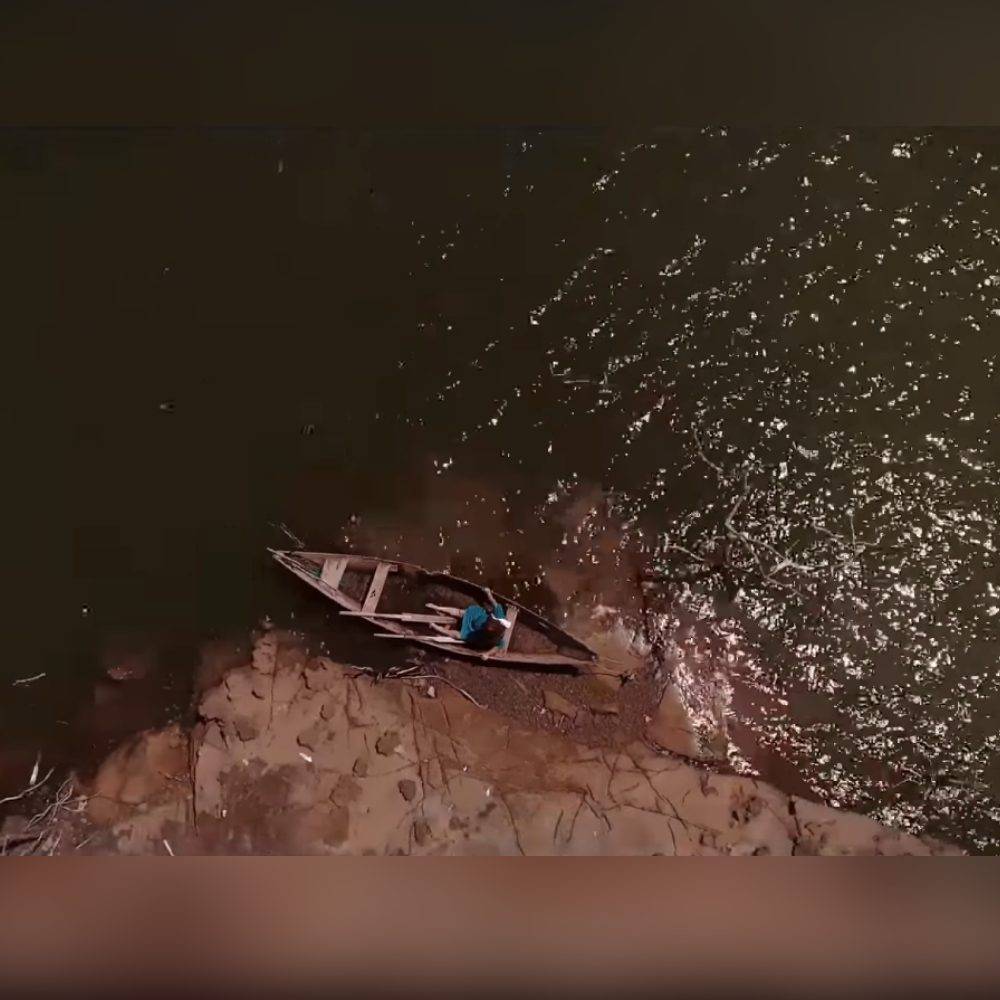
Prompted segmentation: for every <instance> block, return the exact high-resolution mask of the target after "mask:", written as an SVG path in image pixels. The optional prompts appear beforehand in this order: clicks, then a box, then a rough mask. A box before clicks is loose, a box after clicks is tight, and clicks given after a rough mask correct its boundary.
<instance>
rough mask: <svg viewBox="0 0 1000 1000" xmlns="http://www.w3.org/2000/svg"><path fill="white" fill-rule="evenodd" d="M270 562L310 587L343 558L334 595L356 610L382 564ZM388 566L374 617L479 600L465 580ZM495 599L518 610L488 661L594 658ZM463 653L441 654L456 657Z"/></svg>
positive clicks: (418, 629) (294, 555)
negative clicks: (501, 647)
mask: <svg viewBox="0 0 1000 1000" xmlns="http://www.w3.org/2000/svg"><path fill="white" fill-rule="evenodd" d="M275 557H276V558H277V559H278V561H279V562H281V563H282V564H283V565H286V566H288V568H291V569H294V568H296V567H298V569H299V570H300V571H304V572H305V573H306V574H308V576H309V577H311V578H313V579H311V580H310V581H309V582H313V583H314V586H316V585H319V583H320V578H321V576H322V574H323V567H324V564H325V563H327V562H328V561H329V560H333V559H346V566H345V568H344V569H343V573H342V575H341V576H340V582H339V584H338V586H337V588H336V591H337V592H339V594H342V595H344V596H346V597H347V598H348V599H349V601H350V605H349V606H353V605H358V606H360V605H361V604H362V603H363V602H364V600H365V597H366V595H367V594H368V592H369V587H370V586H371V583H372V579H373V578H374V576H375V573H376V570H377V568H378V565H379V563H380V562H388V560H379V559H373V558H370V557H364V556H349V555H338V554H336V553H323V552H284V553H275ZM282 557H283V558H282ZM391 565H392V567H393V569H392V571H391V572H389V574H388V576H386V578H385V583H384V585H383V587H382V591H381V594H380V595H379V599H378V604H377V612H378V613H380V614H400V613H404V612H418V613H419V612H423V613H426V612H427V611H428V608H427V605H428V604H429V603H430V604H440V605H445V606H447V607H454V608H459V609H463V610H464V609H465V608H466V607H468V606H469V605H470V604H471V603H473V602H474V601H480V600H482V599H483V598H484V596H485V595H484V591H483V589H482V588H481V587H479V586H477V585H476V584H474V583H471V582H469V581H466V580H460V579H457V578H456V577H452V576H448V575H447V574H444V573H434V572H430V571H428V570H424V569H422V568H421V567H419V566H414V565H411V564H408V563H401V562H395V561H394V562H392V563H391ZM318 589H322V588H318ZM327 596H329V597H331V599H333V600H337V599H338V595H337V593H336V592H332V593H328V594H327ZM496 599H497V600H498V601H499V602H500V603H501V604H502V605H503V606H504V607H505V608H506V609H508V612H509V611H510V610H511V609H512V608H513V607H517V609H518V611H517V618H516V621H515V624H514V627H513V629H512V632H511V638H510V643H509V646H508V649H507V652H506V654H494V657H493V659H498V658H504V659H510V660H516V659H517V658H518V657H519V656H523V657H527V658H534V657H545V656H558V657H567V658H569V659H571V660H575V661H579V662H581V663H586V662H589V661H591V660H592V659H594V653H593V652H592V651H591V650H590V649H589V648H588V647H587V646H585V645H584V644H583V643H582V642H579V641H578V640H577V639H574V638H573V637H572V636H571V635H569V634H568V633H567V632H564V631H563V630H562V629H560V628H558V627H556V626H555V625H553V624H552V623H551V622H549V621H547V620H546V619H544V618H542V617H541V616H539V615H537V614H535V613H534V612H533V611H531V610H530V609H528V608H524V607H522V606H520V605H517V604H516V603H515V602H513V601H511V600H509V599H507V598H505V597H503V596H502V595H500V594H496ZM340 603H344V602H340ZM393 624H394V625H395V630H401V631H405V632H406V633H407V634H409V635H410V636H411V637H413V638H415V639H423V638H430V637H431V636H433V634H434V633H433V632H432V631H430V630H429V628H428V627H426V626H417V625H411V624H405V625H403V624H401V623H393ZM387 627H390V628H391V626H387ZM463 648H464V647H458V648H454V649H451V650H444V651H446V652H457V653H461V652H462V651H463Z"/></svg>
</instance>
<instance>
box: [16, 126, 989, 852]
mask: <svg viewBox="0 0 1000 1000" xmlns="http://www.w3.org/2000/svg"><path fill="white" fill-rule="evenodd" d="M0 178H2V181H3V183H2V186H0V200H2V201H3V203H4V209H5V213H4V214H5V219H6V225H5V239H6V241H7V248H8V253H7V257H6V262H7V276H8V285H9V298H8V301H7V302H6V308H7V313H8V324H9V327H10V330H11V336H10V351H11V352H12V354H13V358H11V359H10V360H9V364H10V368H11V370H12V371H16V372H17V374H18V377H17V378H15V379H12V380H11V382H10V385H9V387H8V392H7V394H6V400H5V402H6V406H7V408H8V420H7V422H6V423H7V426H8V436H9V444H8V448H9V454H11V455H12V456H13V465H14V473H15V474H14V476H13V477H11V479H12V482H13V483H14V484H15V488H14V489H12V490H11V491H9V493H8V494H7V495H6V497H5V502H6V505H7V509H6V522H7V524H8V526H9V537H8V573H9V578H10V580H12V581H14V584H15V585H14V587H13V592H12V593H11V595H10V596H9V597H8V603H7V607H8V612H9V615H10V620H11V621H12V622H13V623H15V627H14V628H13V629H12V630H11V640H12V641H11V642H10V643H9V646H8V650H7V656H6V657H5V658H4V661H3V664H2V666H0V679H2V683H3V684H4V686H5V690H6V692H7V693H6V694H5V696H4V698H3V701H2V712H3V729H4V734H5V739H4V747H3V755H4V756H3V766H2V769H0V784H2V786H3V788H4V789H8V788H16V787H21V786H22V785H23V783H24V780H25V777H26V775H27V772H28V770H30V768H31V765H32V763H33V761H34V760H35V757H36V754H37V753H38V752H39V751H40V752H41V753H42V754H43V757H44V758H45V759H46V760H60V761H62V762H64V763H67V764H68V763H72V762H74V761H76V760H79V759H81V758H83V757H85V756H86V755H87V754H90V755H91V756H93V757H94V758H95V759H96V757H99V756H100V755H101V753H102V752H104V751H106V749H107V748H109V746H110V745H111V744H112V743H113V742H114V741H115V740H116V739H117V738H120V736H121V735H122V734H123V733H125V732H128V731H130V730H131V729H133V728H141V727H142V726H144V725H153V724H160V723H162V722H163V721H165V720H166V719H168V718H170V717H174V716H181V715H183V714H184V712H185V711H186V710H187V707H188V703H189V698H190V692H191V685H192V683H193V676H194V673H195V669H196V667H197V664H198V661H199V658H200V656H201V653H200V650H201V649H202V648H203V647H204V644H205V643H206V642H207V641H210V640H212V639H215V640H227V639H229V638H233V641H234V642H235V641H237V639H236V638H235V637H239V636H241V635H245V634H246V632H247V630H248V628H250V627H252V626H253V625H254V624H255V623H256V622H257V621H259V620H260V619H261V618H262V617H263V616H264V615H269V616H271V618H272V619H274V620H275V621H278V622H280V623H282V624H283V625H286V626H290V627H293V628H298V629H301V630H302V631H304V632H308V633H309V634H311V635H315V636H318V637H320V638H321V640H322V641H323V642H326V643H328V644H329V645H330V646H331V647H336V648H335V649H332V651H331V655H334V656H335V657H336V658H338V659H341V660H344V661H345V662H354V661H359V660H360V661H363V662H371V663H373V664H377V663H383V664H386V665H387V664H388V662H389V659H390V658H391V657H392V656H393V655H398V654H394V653H392V652H390V651H388V650H383V649H381V648H377V647H376V648H373V647H374V646H375V644H374V643H372V642H371V641H370V639H369V638H368V636H367V634H366V632H365V630H364V628H363V626H360V625H357V624H356V623H352V624H350V625H348V624H345V623H343V622H338V623H336V625H334V624H333V615H332V612H331V610H330V609H327V608H326V607H324V606H323V605H322V603H321V602H318V601H317V599H316V597H315V595H313V594H312V593H310V592H308V589H307V588H304V587H302V586H301V585H300V584H299V583H298V582H297V581H295V580H294V579H291V578H290V577H289V578H286V577H285V576H283V575H282V574H281V572H280V571H279V570H278V569H277V567H275V566H274V564H273V563H272V562H271V561H270V559H269V558H268V556H267V553H266V547H267V546H280V547H288V546H289V545H290V544H292V543H291V541H290V539H289V532H290V533H291V534H292V535H295V536H297V537H299V538H301V539H302V540H303V541H304V542H307V543H308V545H309V546H310V547H312V548H317V549H330V550H336V549H343V548H345V547H349V548H354V549H358V550H372V551H379V552H389V553H393V554H398V555H399V556H400V557H403V558H406V559H408V560H409V561H413V562H418V563H423V564H425V565H428V566H432V567H448V566H450V567H451V568H452V569H453V571H454V572H456V573H458V574H459V575H462V576H466V577H475V578H483V579H485V580H487V581H488V582H490V583H491V584H492V585H493V586H494V587H495V588H496V589H497V590H498V591H499V592H506V593H510V594H512V596H515V597H518V598H520V599H523V600H524V601H525V602H526V603H530V604H533V605H535V606H537V607H538V608H539V609H540V610H542V611H544V612H545V613H548V614H552V615H554V616H556V617H557V618H559V617H561V615H562V614H563V613H570V614H571V613H572V612H573V610H574V608H575V607H576V606H584V605H585V606H588V607H589V606H592V605H594V604H597V603H604V604H608V605H610V606H614V607H618V608H621V609H622V612H623V614H624V615H625V616H626V618H628V619H630V620H633V621H634V622H635V623H636V624H637V626H638V625H641V626H642V627H643V628H644V630H645V632H646V634H647V638H649V639H650V640H651V641H654V642H655V643H657V648H658V650H659V652H660V655H661V656H662V657H663V662H664V663H667V664H669V665H670V666H671V669H673V670H674V671H675V672H676V673H677V676H678V678H679V681H680V684H681V687H682V688H683V690H684V691H685V693H686V697H687V698H688V700H689V702H690V706H691V708H692V710H694V711H699V710H701V711H710V710H711V708H712V705H713V704H717V703H718V704H724V705H725V706H727V710H728V711H729V712H730V713H731V715H732V717H733V718H734V720H735V722H734V725H733V727H732V729H731V732H730V735H731V736H732V742H733V745H732V747H731V756H732V761H731V763H732V764H733V765H734V766H735V767H737V768H744V769H746V771H747V773H760V774H761V775H762V776H764V777H767V778H769V779H770V780H773V781H775V782H776V783H777V784H779V785H783V786H787V785H789V784H794V785H795V789H794V790H795V791H796V793H797V794H804V792H805V791H806V790H808V791H809V792H810V793H811V794H812V795H813V796H814V797H815V798H817V799H820V800H822V801H825V802H828V803H832V804H837V805H841V806H844V807H849V808H852V809H856V810H859V811H862V812H865V813H867V814H868V815H871V816H874V817H875V818H877V819H879V820H880V821H882V822H887V823H890V824H893V825H896V826H899V827H902V828H904V829H907V830H910V831H912V832H918V833H924V832H926V833H929V834H932V835H935V836H939V837H943V838H946V839H948V840H952V841H955V842H958V843H961V844H963V845H964V846H966V847H969V848H971V849H973V850H978V851H983V852H988V853H994V852H995V851H996V850H997V848H998V846H1000V764H998V753H997V751H998V747H1000V738H998V710H1000V690H998V688H1000V676H998V674H1000V672H998V662H1000V631H998V630H1000V570H998V566H997V555H996V546H997V544H998V532H997V522H998V518H1000V489H998V487H1000V474H998V464H997V463H998V461H1000V450H998V447H1000V446H998V438H997V429H998V420H1000V418H998V400H1000V393H998V384H997V371H996V358H997V344H998V339H997V335H998V326H997V324H998V322H1000V301H998V299H1000V249H998V244H1000V217H998V210H997V208H996V207H995V206H996V198H997V195H998V191H997V183H998V178H1000V133H998V132H997V131H995V130H979V131H975V130H961V131H957V130H940V131H934V130H930V131H924V132H920V133H915V132H913V131H906V132H895V131H888V130H874V131H865V130H861V131H855V130H848V129H844V130H829V131H809V130H789V131H784V132H777V131H769V132H764V131H746V130H727V129H724V128H709V129H702V130H699V129H691V130H661V131H652V132H649V133H645V134H641V135H615V134H608V133H602V132H596V131H587V130H580V131H567V130H561V131H546V132H539V131H523V132H519V131H516V130H513V131H503V132H501V131H485V132H461V133H456V132H448V133H435V132H416V133H415V132H407V133H402V132H379V133H366V134H356V133H343V132H337V131H332V130H306V131H287V132H281V131H263V130H240V129H227V130H217V131H200V132H198V131H196V132H190V131H185V132H173V131H168V130H129V131H121V132H116V131H113V130H76V131H75V130H55V131H45V130H42V131H30V132H28V131H25V132H16V131H8V132H6V133H4V135H3V136H2V137H0ZM695 431H697V435H696V433H695ZM741 498H743V499H742V500H741ZM737 503H739V507H738V508H736V513H735V514H733V515H731V518H732V519H731V522H730V523H731V524H732V525H733V527H734V528H735V529H736V530H738V531H739V532H741V533H743V534H745V535H746V536H747V537H748V538H749V539H751V541H752V542H753V543H754V545H756V546H757V548H756V549H755V551H756V552H757V553H758V555H759V556H760V562H761V563H762V565H761V567H760V572H759V573H756V574H753V573H749V572H747V573H745V574H744V575H743V576H742V577H741V578H740V580H739V581H738V582H739V584H740V590H739V591H738V592H734V593H726V592H724V591H725V588H724V587H723V588H720V586H719V583H718V580H715V579H711V578H710V579H706V580H694V581H693V582H691V583H683V582H681V583H670V584H668V585H667V586H666V587H663V588H659V589H655V590H654V589H650V590H647V591H646V592H642V591H640V589H639V588H638V586H637V584H636V580H635V572H636V570H637V569H638V568H640V567H654V568H657V569H659V570H660V571H662V572H663V573H664V574H665V575H666V576H667V577H668V578H670V579H671V580H681V579H682V578H683V577H684V576H685V574H689V573H690V570H691V567H692V565H694V566H695V567H697V566H698V565H699V562H698V561H699V560H702V559H704V558H705V557H706V554H707V553H708V552H709V548H710V543H711V540H712V539H713V538H714V537H715V536H719V535H725V534H726V530H727V529H726V521H727V516H730V512H731V511H733V510H734V507H735V505H736V504H737ZM765 545H766V546H769V547H770V550H768V549H765V548H764V547H763V546H765ZM692 554H693V555H692ZM692 560H694V561H692ZM782 560H787V561H788V563H789V565H786V566H784V567H783V568H781V569H780V570H776V569H775V567H776V566H779V565H780V564H781V562H782ZM791 564H794V565H791ZM109 668H111V669H113V670H118V671H119V672H120V673H121V677H122V679H120V680H112V679H110V678H108V677H107V674H106V672H107V670H108V669H109ZM38 673H44V674H45V676H44V677H43V678H41V679H39V680H37V681H34V682H32V683H30V684H23V685H18V686H16V687H14V686H10V687H8V686H7V685H12V683H13V681H15V680H16V679H20V678H27V677H30V676H32V675H36V674H38ZM139 674H141V676H138V675H139Z"/></svg>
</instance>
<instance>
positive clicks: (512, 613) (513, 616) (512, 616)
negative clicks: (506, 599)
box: [500, 608, 520, 653]
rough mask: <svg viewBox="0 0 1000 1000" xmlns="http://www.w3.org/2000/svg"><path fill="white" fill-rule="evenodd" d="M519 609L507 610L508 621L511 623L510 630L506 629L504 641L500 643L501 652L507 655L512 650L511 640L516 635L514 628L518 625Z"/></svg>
mask: <svg viewBox="0 0 1000 1000" xmlns="http://www.w3.org/2000/svg"><path fill="white" fill-rule="evenodd" d="M519 610H520V609H519V608H508V609H507V615H506V617H507V621H509V622H510V628H509V629H506V630H505V631H504V634H503V639H502V640H501V642H500V652H501V653H506V652H507V650H508V649H510V640H511V638H512V636H513V635H514V626H515V625H516V624H517V612H518V611H519Z"/></svg>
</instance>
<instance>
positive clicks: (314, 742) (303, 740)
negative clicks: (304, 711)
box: [296, 723, 325, 750]
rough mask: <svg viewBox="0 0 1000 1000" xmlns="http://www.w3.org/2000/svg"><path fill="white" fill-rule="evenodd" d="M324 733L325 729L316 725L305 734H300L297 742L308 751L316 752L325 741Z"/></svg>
mask: <svg viewBox="0 0 1000 1000" xmlns="http://www.w3.org/2000/svg"><path fill="white" fill-rule="evenodd" d="M324 731H325V729H324V727H323V726H320V725H319V723H316V724H314V725H312V726H310V727H309V728H308V729H307V730H306V731H305V732H302V733H299V735H298V736H297V737H296V740H297V742H298V744H299V746H303V747H305V748H306V749H307V750H315V749H316V747H317V746H318V745H319V743H320V741H321V740H322V739H323V733H324Z"/></svg>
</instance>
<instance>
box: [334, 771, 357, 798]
mask: <svg viewBox="0 0 1000 1000" xmlns="http://www.w3.org/2000/svg"><path fill="white" fill-rule="evenodd" d="M360 798H361V786H360V785H359V784H358V783H357V782H356V781H355V780H354V779H353V778H350V777H348V776H347V775H346V774H342V775H341V776H340V777H339V778H338V779H337V783H336V784H335V785H334V786H333V790H332V791H331V792H330V801H331V802H336V803H337V805H343V804H344V803H345V802H346V803H350V802H357V800H358V799H360Z"/></svg>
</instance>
